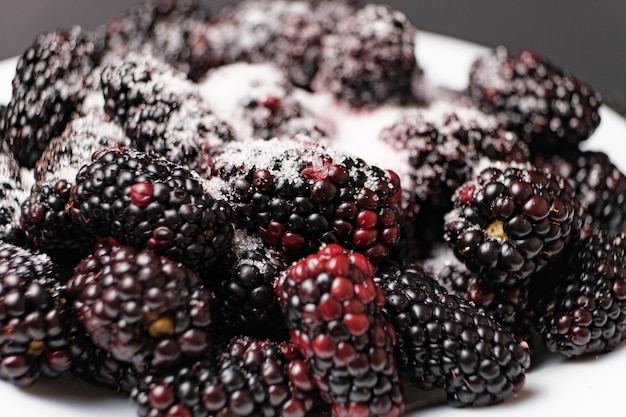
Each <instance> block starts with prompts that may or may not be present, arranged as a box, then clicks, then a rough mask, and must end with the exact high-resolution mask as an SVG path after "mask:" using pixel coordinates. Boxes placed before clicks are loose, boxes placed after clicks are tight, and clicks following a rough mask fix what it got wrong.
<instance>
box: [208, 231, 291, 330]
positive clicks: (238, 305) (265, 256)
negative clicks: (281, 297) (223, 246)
mask: <svg viewBox="0 0 626 417" xmlns="http://www.w3.org/2000/svg"><path fill="white" fill-rule="evenodd" d="M287 265H288V264H287V261H286V259H285V257H284V255H283V254H282V253H281V252H279V251H278V250H276V249H273V248H268V247H266V246H265V245H264V244H263V241H262V240H261V239H260V238H259V237H258V236H248V235H247V234H246V232H244V231H242V230H236V231H235V238H234V241H233V260H232V261H231V262H229V265H228V267H227V268H226V270H225V271H224V273H223V277H222V278H221V279H220V280H214V281H215V282H212V283H209V285H210V287H211V289H212V290H213V291H214V292H215V296H216V298H217V301H218V313H217V314H218V315H219V316H220V319H221V323H220V324H219V326H223V332H224V333H226V334H229V333H230V334H232V333H233V332H236V334H247V335H253V336H257V337H261V336H263V337H266V338H272V339H273V340H285V337H284V336H285V335H287V338H288V337H289V336H288V332H287V329H286V327H285V324H284V319H283V315H282V312H281V311H280V307H279V306H278V300H277V298H276V295H275V294H274V282H275V281H276V279H277V278H278V275H279V273H280V272H281V271H283V270H285V269H287ZM220 331H222V330H220Z"/></svg>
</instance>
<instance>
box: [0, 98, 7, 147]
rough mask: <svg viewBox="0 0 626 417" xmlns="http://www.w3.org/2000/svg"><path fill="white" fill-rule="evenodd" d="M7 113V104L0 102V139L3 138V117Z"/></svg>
mask: <svg viewBox="0 0 626 417" xmlns="http://www.w3.org/2000/svg"><path fill="white" fill-rule="evenodd" d="M6 113H7V106H5V105H4V104H0V139H2V140H4V118H5V115H6Z"/></svg>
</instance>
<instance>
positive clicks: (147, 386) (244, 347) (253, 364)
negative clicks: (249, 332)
mask: <svg viewBox="0 0 626 417" xmlns="http://www.w3.org/2000/svg"><path fill="white" fill-rule="evenodd" d="M312 386H313V384H312V382H311V380H310V377H309V373H308V365H307V363H306V361H304V360H303V359H302V358H301V357H300V356H299V355H298V354H297V352H296V350H295V349H294V348H293V346H291V345H289V344H286V343H280V344H278V343H274V342H269V341H266V340H259V339H250V338H236V339H233V340H232V341H231V342H230V344H229V346H228V347H227V349H226V350H225V351H224V353H222V354H221V355H219V356H218V359H217V360H216V364H215V365H214V364H213V363H212V361H203V362H196V363H193V364H191V365H189V366H182V367H180V368H177V369H175V370H172V371H171V372H162V371H153V372H152V373H149V374H148V375H146V376H145V377H143V378H142V379H141V380H140V381H139V384H138V385H137V386H136V387H135V388H134V389H133V390H132V391H131V398H132V400H133V402H134V403H135V404H136V405H137V407H138V414H139V416H140V417H147V416H155V415H164V416H165V415H167V416H170V415H171V416H174V415H176V416H192V415H193V416H207V415H208V416H227V415H236V416H268V417H269V416H293V417H305V415H306V414H307V412H308V411H309V410H310V408H311V406H312V403H313V398H312Z"/></svg>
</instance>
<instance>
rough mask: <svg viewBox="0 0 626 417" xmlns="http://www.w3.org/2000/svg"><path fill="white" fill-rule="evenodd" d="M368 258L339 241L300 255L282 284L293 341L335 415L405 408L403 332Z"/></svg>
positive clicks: (391, 413) (378, 413)
mask: <svg viewBox="0 0 626 417" xmlns="http://www.w3.org/2000/svg"><path fill="white" fill-rule="evenodd" d="M373 276H374V267H373V266H372V265H371V264H370V263H369V262H368V261H367V259H366V258H365V257H364V256H363V255H361V254H359V253H355V252H351V251H348V250H346V249H344V248H343V247H341V246H340V245H337V244H329V245H322V247H320V249H319V250H318V252H317V253H315V254H312V255H308V256H307V257H305V258H302V259H300V260H298V261H296V262H294V263H293V264H292V265H291V266H290V267H289V268H288V269H287V270H286V271H285V272H283V273H282V274H281V275H280V277H279V279H278V281H277V282H276V285H275V291H276V294H277V295H278V298H279V303H280V306H281V308H282V310H283V313H284V314H285V317H286V321H287V325H288V327H289V328H290V332H291V339H292V342H293V343H294V345H295V346H296V347H297V348H298V349H299V350H300V352H301V353H302V355H303V356H304V357H305V358H306V359H307V361H308V364H309V366H310V367H311V372H312V375H313V382H314V384H315V386H316V387H317V389H319V390H320V395H321V398H322V400H324V401H325V402H326V403H328V404H332V405H331V412H332V415H333V416H335V417H342V416H353V415H363V416H383V415H385V416H399V415H400V414H402V412H403V410H404V399H403V396H402V390H401V386H400V382H399V378H398V373H397V369H396V361H395V358H394V355H393V347H394V344H395V341H396V335H395V332H394V331H393V328H392V327H391V325H390V324H389V323H388V322H387V321H386V320H385V319H384V318H383V316H382V307H383V306H384V295H383V293H382V292H381V290H380V288H379V287H378V286H377V285H376V284H375V282H374V280H373Z"/></svg>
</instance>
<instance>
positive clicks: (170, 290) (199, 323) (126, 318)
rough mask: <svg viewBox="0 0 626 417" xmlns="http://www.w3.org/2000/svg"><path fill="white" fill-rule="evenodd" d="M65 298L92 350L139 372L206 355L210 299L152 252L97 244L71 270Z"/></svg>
mask: <svg viewBox="0 0 626 417" xmlns="http://www.w3.org/2000/svg"><path fill="white" fill-rule="evenodd" d="M67 293H68V297H69V298H70V300H71V301H72V308H73V310H74V312H75V314H76V315H77V316H78V318H79V320H80V322H81V324H82V326H84V328H85V329H86V330H87V332H88V333H89V335H90V336H91V340H92V341H93V343H94V344H95V345H96V346H98V347H100V348H101V349H104V350H105V351H107V352H109V353H111V356H112V357H113V358H114V359H116V360H118V361H122V362H128V363H131V364H133V365H135V367H137V369H140V370H141V369H142V368H150V367H159V368H166V367H172V366H176V365H180V364H181V363H183V362H185V361H186V360H195V359H199V358H204V357H206V356H207V355H208V354H209V353H210V348H211V340H212V336H211V333H210V332H211V330H210V329H211V324H212V321H213V317H212V314H213V313H212V311H211V310H212V307H213V303H214V295H213V293H212V292H211V291H209V290H207V289H206V288H205V287H204V286H203V285H202V283H201V280H200V277H199V276H198V274H196V273H195V272H194V271H192V270H190V269H189V268H185V267H184V266H182V265H181V264H178V263H175V262H173V261H172V260H170V259H168V258H166V257H163V256H160V255H158V254H157V253H155V252H153V251H151V250H148V249H143V250H137V249H134V248H132V247H130V246H109V245H99V247H98V248H96V250H95V251H94V253H93V254H92V255H90V256H89V257H87V258H85V259H84V260H82V261H81V262H80V263H79V264H78V265H77V266H76V268H75V269H74V275H73V276H72V277H71V278H70V279H69V280H68V282H67Z"/></svg>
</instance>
